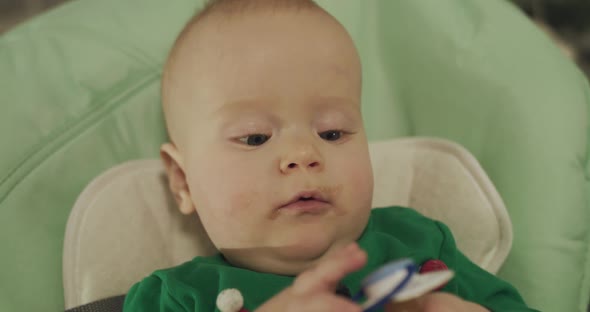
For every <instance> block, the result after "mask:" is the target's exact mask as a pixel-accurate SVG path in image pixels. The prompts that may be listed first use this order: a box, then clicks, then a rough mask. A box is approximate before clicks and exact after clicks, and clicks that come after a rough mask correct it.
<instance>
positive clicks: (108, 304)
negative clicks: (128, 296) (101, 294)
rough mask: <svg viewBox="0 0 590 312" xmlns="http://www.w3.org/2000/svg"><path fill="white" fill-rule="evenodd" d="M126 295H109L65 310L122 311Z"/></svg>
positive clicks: (70, 311)
mask: <svg viewBox="0 0 590 312" xmlns="http://www.w3.org/2000/svg"><path fill="white" fill-rule="evenodd" d="M124 302H125V295H120V296H114V297H109V298H105V299H101V300H98V301H94V302H91V303H87V304H85V305H81V306H79V307H75V308H71V309H69V310H66V311H65V312H122V311H123V303H124Z"/></svg>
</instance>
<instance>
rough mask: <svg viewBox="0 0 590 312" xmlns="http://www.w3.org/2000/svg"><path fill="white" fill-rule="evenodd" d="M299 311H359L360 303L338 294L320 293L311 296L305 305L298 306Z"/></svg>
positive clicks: (360, 309)
mask: <svg viewBox="0 0 590 312" xmlns="http://www.w3.org/2000/svg"><path fill="white" fill-rule="evenodd" d="M299 308H300V310H299V311H322V312H331V311H333V312H361V311H362V308H361V306H360V305H358V304H356V303H354V302H353V301H350V300H349V299H346V298H344V297H340V296H333V295H332V296H329V295H320V296H315V297H313V298H312V299H311V300H310V301H308V302H307V303H306V304H305V305H302V306H300V307H299Z"/></svg>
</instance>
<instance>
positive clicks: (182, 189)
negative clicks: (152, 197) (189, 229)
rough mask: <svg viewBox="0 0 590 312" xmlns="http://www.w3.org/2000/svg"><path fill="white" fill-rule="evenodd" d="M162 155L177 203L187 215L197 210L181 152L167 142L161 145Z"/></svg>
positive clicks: (169, 184)
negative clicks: (187, 180)
mask: <svg viewBox="0 0 590 312" xmlns="http://www.w3.org/2000/svg"><path fill="white" fill-rule="evenodd" d="M160 157H162V161H163V162H164V167H165V168H166V175H168V186H169V187H170V191H171V192H172V194H173V195H174V199H175V200H176V204H177V205H178V208H179V209H180V212H182V213H183V214H185V215H188V214H191V213H193V212H195V206H194V204H193V201H192V200H191V196H190V190H189V188H188V184H187V182H186V174H185V173H184V162H183V159H182V156H181V155H180V152H179V151H178V149H177V148H176V146H175V145H174V144H172V143H165V144H163V145H162V146H161V147H160Z"/></svg>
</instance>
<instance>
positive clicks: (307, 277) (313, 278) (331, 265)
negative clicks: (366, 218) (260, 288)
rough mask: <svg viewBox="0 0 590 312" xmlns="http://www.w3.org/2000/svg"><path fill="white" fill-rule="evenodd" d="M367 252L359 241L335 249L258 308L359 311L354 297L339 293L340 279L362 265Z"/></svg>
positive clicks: (272, 310)
mask: <svg viewBox="0 0 590 312" xmlns="http://www.w3.org/2000/svg"><path fill="white" fill-rule="evenodd" d="M366 262H367V254H366V253H365V252H364V251H363V250H361V249H360V248H359V247H358V245H357V244H356V243H352V244H350V245H349V246H347V247H345V248H343V249H341V250H339V251H337V252H334V253H333V254H332V255H330V256H328V257H327V258H326V259H324V261H322V262H320V263H319V264H318V265H317V266H316V267H313V268H311V269H309V270H307V271H305V272H303V273H301V274H300V275H299V276H297V278H296V279H295V281H294V282H293V285H291V286H290V287H288V288H286V289H285V290H283V291H282V292H280V293H279V294H278V295H276V296H274V297H272V298H271V299H270V300H269V301H267V302H265V303H264V304H263V305H262V306H260V307H259V308H258V309H257V310H256V311H257V312H267V311H268V312H275V311H285V312H288V311H297V312H299V311H321V312H329V311H342V312H360V311H362V309H361V307H360V306H359V305H357V304H356V303H354V302H353V301H351V300H349V299H347V298H344V297H342V296H339V295H336V293H335V290H336V286H337V285H338V282H339V281H340V280H341V279H342V278H344V276H346V275H347V274H348V273H351V272H354V271H356V270H358V269H360V268H362V267H363V266H364V265H365V263H366Z"/></svg>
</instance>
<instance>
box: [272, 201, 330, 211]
mask: <svg viewBox="0 0 590 312" xmlns="http://www.w3.org/2000/svg"><path fill="white" fill-rule="evenodd" d="M329 207H330V205H329V204H328V203H327V202H325V201H321V200H316V199H310V200H298V201H296V202H293V203H290V204H288V205H285V206H283V207H281V208H279V210H280V211H283V212H292V213H296V214H320V213H323V212H324V211H326V210H327V209H328V208H329Z"/></svg>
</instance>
